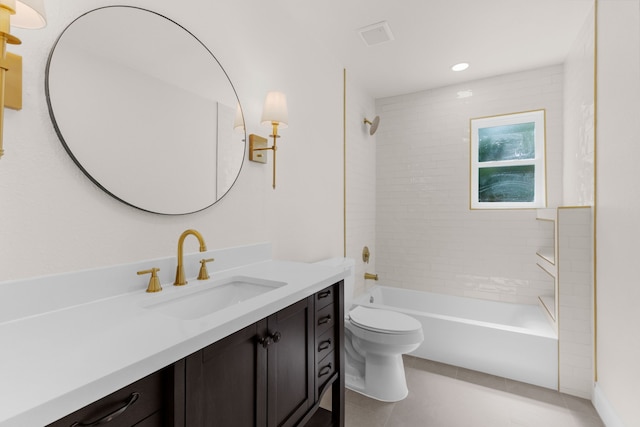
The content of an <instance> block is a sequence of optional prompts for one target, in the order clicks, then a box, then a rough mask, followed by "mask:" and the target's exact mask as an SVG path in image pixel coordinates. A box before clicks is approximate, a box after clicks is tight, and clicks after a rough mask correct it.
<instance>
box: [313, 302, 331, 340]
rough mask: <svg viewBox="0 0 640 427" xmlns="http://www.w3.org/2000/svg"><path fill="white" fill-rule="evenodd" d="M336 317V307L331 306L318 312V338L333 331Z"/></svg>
mask: <svg viewBox="0 0 640 427" xmlns="http://www.w3.org/2000/svg"><path fill="white" fill-rule="evenodd" d="M335 320H336V315H335V313H334V305H333V304H330V305H328V306H326V307H324V308H322V309H320V310H317V312H316V337H319V336H320V335H322V334H324V333H325V332H327V331H328V330H333V327H334V325H335V323H336V322H335Z"/></svg>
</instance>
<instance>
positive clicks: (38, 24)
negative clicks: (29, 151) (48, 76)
mask: <svg viewBox="0 0 640 427" xmlns="http://www.w3.org/2000/svg"><path fill="white" fill-rule="evenodd" d="M11 15H14V17H13V18H11ZM11 24H13V25H14V26H15V27H20V28H31V29H36V28H42V27H44V26H45V25H47V20H46V18H45V12H44V0H17V1H16V0H0V38H2V40H1V41H0V157H2V155H3V154H4V149H3V148H2V139H3V138H2V134H3V127H4V107H7V108H11V109H13V110H20V109H22V57H21V56H20V55H14V54H12V53H8V52H7V43H9V44H20V43H21V42H20V39H18V38H17V37H15V36H12V35H11V33H10V31H11Z"/></svg>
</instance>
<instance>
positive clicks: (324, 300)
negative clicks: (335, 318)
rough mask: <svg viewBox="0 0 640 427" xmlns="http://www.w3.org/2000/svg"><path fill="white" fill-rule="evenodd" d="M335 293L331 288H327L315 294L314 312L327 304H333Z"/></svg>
mask: <svg viewBox="0 0 640 427" xmlns="http://www.w3.org/2000/svg"><path fill="white" fill-rule="evenodd" d="M335 292H336V289H335V288H334V287H333V286H329V287H328V288H326V289H323V290H321V291H320V292H318V293H317V294H316V311H317V310H319V309H321V308H323V307H325V306H327V305H328V304H333V300H334V294H335Z"/></svg>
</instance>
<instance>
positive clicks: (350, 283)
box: [315, 257, 356, 312]
mask: <svg viewBox="0 0 640 427" xmlns="http://www.w3.org/2000/svg"><path fill="white" fill-rule="evenodd" d="M315 264H322V265H330V266H332V267H343V268H344V270H345V271H348V274H347V276H346V277H345V278H344V310H345V312H347V311H348V310H349V308H350V307H351V304H352V303H353V288H354V286H355V282H356V273H355V267H356V261H355V260H354V259H353V258H343V257H338V258H328V259H324V260H322V261H318V262H316V263H315Z"/></svg>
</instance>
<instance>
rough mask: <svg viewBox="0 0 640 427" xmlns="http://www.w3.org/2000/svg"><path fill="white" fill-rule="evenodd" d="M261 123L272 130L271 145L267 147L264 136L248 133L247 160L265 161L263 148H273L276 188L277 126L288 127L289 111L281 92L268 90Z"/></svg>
mask: <svg viewBox="0 0 640 427" xmlns="http://www.w3.org/2000/svg"><path fill="white" fill-rule="evenodd" d="M260 122H261V123H262V124H263V125H270V126H271V127H272V129H273V132H272V134H271V135H269V137H271V138H273V145H272V146H271V147H269V144H268V142H267V139H266V138H263V137H261V136H258V135H254V134H251V135H249V160H251V161H253V162H258V163H267V156H266V153H264V151H265V150H273V188H274V189H275V188H276V151H277V149H278V147H277V146H276V141H277V139H278V138H280V135H278V127H280V128H281V129H284V128H286V127H288V123H289V113H288V111H287V98H286V96H285V95H284V93H282V92H269V93H268V94H267V98H266V99H265V100H264V107H263V109H262V119H261V120H260Z"/></svg>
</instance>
